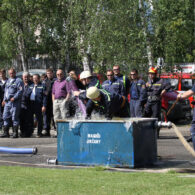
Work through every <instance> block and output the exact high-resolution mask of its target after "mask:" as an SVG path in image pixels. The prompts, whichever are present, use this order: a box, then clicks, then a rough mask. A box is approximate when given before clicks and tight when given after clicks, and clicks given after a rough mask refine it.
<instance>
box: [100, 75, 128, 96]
mask: <svg viewBox="0 0 195 195" xmlns="http://www.w3.org/2000/svg"><path fill="white" fill-rule="evenodd" d="M102 89H105V90H106V91H108V92H110V93H116V94H120V95H123V96H124V95H125V88H124V85H123V82H122V81H121V80H117V79H116V78H114V79H113V81H110V80H106V81H104V82H103V84H102Z"/></svg>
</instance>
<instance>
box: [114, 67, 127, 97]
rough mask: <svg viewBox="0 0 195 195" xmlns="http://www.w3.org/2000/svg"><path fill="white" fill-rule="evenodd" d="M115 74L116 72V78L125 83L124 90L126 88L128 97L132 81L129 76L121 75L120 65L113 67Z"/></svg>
mask: <svg viewBox="0 0 195 195" xmlns="http://www.w3.org/2000/svg"><path fill="white" fill-rule="evenodd" d="M113 72H114V77H115V78H116V79H117V80H120V81H121V82H122V83H123V85H124V88H125V96H126V97H127V96H128V93H129V88H130V80H129V79H128V77H127V76H125V75H123V74H121V73H120V66H119V65H114V66H113Z"/></svg>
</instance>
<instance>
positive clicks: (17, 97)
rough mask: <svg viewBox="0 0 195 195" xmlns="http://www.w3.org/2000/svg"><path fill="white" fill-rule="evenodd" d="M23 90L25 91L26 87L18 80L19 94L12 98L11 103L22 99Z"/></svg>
mask: <svg viewBox="0 0 195 195" xmlns="http://www.w3.org/2000/svg"><path fill="white" fill-rule="evenodd" d="M23 89H24V85H23V82H22V80H18V82H17V92H16V94H15V95H14V97H12V98H11V99H10V101H11V102H13V101H14V100H17V99H19V98H21V97H22V94H23Z"/></svg>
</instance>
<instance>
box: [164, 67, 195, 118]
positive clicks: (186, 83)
mask: <svg viewBox="0 0 195 195" xmlns="http://www.w3.org/2000/svg"><path fill="white" fill-rule="evenodd" d="M160 78H163V79H166V80H167V81H168V82H170V83H171V85H172V88H173V89H174V90H176V91H177V92H178V93H183V92H184V91H187V90H189V89H191V88H192V86H193V85H194V84H195V64H190V65H189V64H187V65H181V66H180V71H178V70H177V69H175V72H174V73H161V75H160ZM194 100H195V96H192V97H190V98H189V99H188V100H184V101H180V102H179V103H178V106H177V105H176V107H175V109H174V111H172V115H174V116H175V117H178V116H176V115H181V118H183V117H189V118H190V117H191V116H192V108H194V105H193V104H192V102H193V101H194ZM167 102H169V101H163V100H162V108H163V109H164V110H167V108H168V107H169V106H168V104H167ZM169 103H172V102H171V101H170V102H169ZM179 104H180V105H181V108H179ZM189 105H190V107H191V109H190V110H189Z"/></svg>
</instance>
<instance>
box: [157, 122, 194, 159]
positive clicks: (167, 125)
mask: <svg viewBox="0 0 195 195" xmlns="http://www.w3.org/2000/svg"><path fill="white" fill-rule="evenodd" d="M157 126H158V127H168V128H171V127H173V128H172V129H173V130H174V132H175V134H176V135H177V137H178V138H179V140H180V141H181V143H182V144H183V145H184V147H185V149H186V150H187V151H188V152H189V153H190V154H191V155H192V156H193V157H195V151H194V149H193V148H192V147H191V146H190V144H189V143H188V142H187V141H186V139H185V138H184V136H183V135H182V133H181V132H180V131H179V129H178V128H177V126H176V125H175V124H174V123H171V122H161V121H160V122H158V123H157Z"/></svg>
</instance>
